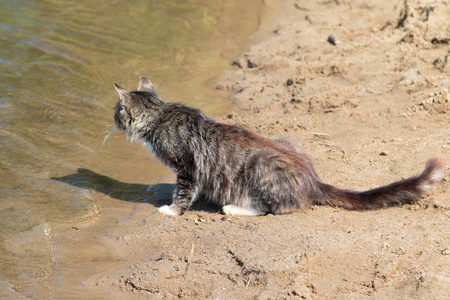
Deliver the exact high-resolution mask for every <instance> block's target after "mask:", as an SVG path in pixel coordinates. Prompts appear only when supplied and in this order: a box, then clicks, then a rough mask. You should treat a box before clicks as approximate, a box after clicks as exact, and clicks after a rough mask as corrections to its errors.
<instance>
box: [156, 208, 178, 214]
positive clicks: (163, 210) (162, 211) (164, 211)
mask: <svg viewBox="0 0 450 300" xmlns="http://www.w3.org/2000/svg"><path fill="white" fill-rule="evenodd" d="M158 213H160V214H165V215H169V216H177V215H178V214H177V213H176V212H174V211H173V210H172V209H171V206H168V205H164V206H161V207H160V208H158Z"/></svg>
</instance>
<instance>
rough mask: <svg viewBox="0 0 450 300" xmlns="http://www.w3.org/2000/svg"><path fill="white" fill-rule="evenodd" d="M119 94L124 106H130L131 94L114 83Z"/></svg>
mask: <svg viewBox="0 0 450 300" xmlns="http://www.w3.org/2000/svg"><path fill="white" fill-rule="evenodd" d="M114 87H115V88H116V91H117V93H118V94H119V97H120V100H122V105H125V106H127V105H129V104H130V103H131V93H130V92H129V91H127V90H126V89H123V88H121V87H120V86H119V85H117V84H116V83H114Z"/></svg>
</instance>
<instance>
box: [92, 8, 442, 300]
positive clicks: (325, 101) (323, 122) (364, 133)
mask: <svg viewBox="0 0 450 300" xmlns="http://www.w3.org/2000/svg"><path fill="white" fill-rule="evenodd" d="M279 2H282V3H278V2H276V1H274V2H272V1H266V4H265V5H267V6H268V7H269V8H268V9H269V10H271V11H272V13H271V19H270V20H266V21H264V22H263V24H262V27H261V30H260V33H259V34H260V36H264V38H263V39H260V41H259V42H258V43H257V44H256V45H255V46H253V47H251V48H250V49H249V50H248V51H246V52H245V53H243V54H242V55H241V56H240V57H238V58H237V59H236V61H235V62H234V64H235V69H234V70H233V71H230V72H227V73H225V74H223V75H222V76H221V78H219V79H218V80H217V88H218V89H221V90H226V91H228V92H230V94H231V96H232V99H233V102H234V103H235V109H234V111H233V112H230V113H229V114H227V115H226V116H224V117H223V118H222V121H223V122H227V123H230V124H239V125H242V126H244V127H246V128H248V129H250V130H253V131H256V132H258V133H260V134H263V135H265V136H269V137H283V138H287V139H289V140H291V141H292V142H294V143H295V144H296V145H297V146H298V147H300V148H301V149H302V150H303V151H304V152H306V153H307V154H308V155H309V156H310V157H311V159H312V160H313V161H314V162H315V166H316V169H317V172H318V173H319V176H320V177H321V178H322V179H323V180H324V181H325V182H327V183H330V184H333V185H336V186H339V187H342V188H351V189H356V190H365V189H369V188H373V187H376V186H379V185H383V184H387V183H389V182H391V181H395V180H398V179H401V178H405V177H408V176H411V175H413V174H416V173H419V172H420V171H421V170H422V168H423V167H424V165H425V161H426V160H427V159H428V158H430V157H433V156H435V157H440V158H441V160H442V161H443V163H444V164H445V169H444V176H443V180H442V182H440V183H438V184H436V186H435V187H434V189H433V191H432V193H431V194H430V195H428V196H425V197H424V198H423V199H421V200H420V201H418V202H417V203H415V204H412V205H405V206H402V207H392V208H388V209H383V210H377V211H363V212H360V211H348V210H345V209H341V208H335V207H327V206H314V207H313V208H312V209H310V210H307V211H305V212H298V213H293V214H289V215H282V216H273V215H268V216H264V217H232V218H228V217H225V216H224V215H221V214H220V213H219V214H216V211H218V210H219V209H218V208H217V207H211V206H205V205H203V206H201V205H197V206H196V207H195V208H194V209H193V210H191V211H189V212H187V213H186V214H185V215H183V216H182V217H178V218H172V217H167V216H165V215H159V214H157V213H156V211H157V207H158V206H159V205H162V204H163V203H165V202H167V201H168V198H170V196H169V192H170V190H171V189H172V188H173V185H160V186H158V187H157V188H158V191H157V192H156V194H155V197H154V200H152V201H149V203H143V204H139V205H138V206H137V208H136V211H135V212H134V213H133V215H132V216H129V217H124V218H122V219H121V220H119V221H120V222H119V225H120V226H115V227H112V228H111V230H109V231H108V233H107V234H106V235H105V237H104V238H105V240H107V241H108V243H110V244H111V245H113V246H114V247H115V249H116V253H115V255H116V256H117V257H119V258H120V259H121V260H123V261H124V262H126V264H127V265H128V266H126V267H124V268H122V269H119V270H111V271H109V272H106V273H101V274H97V275H95V276H93V277H91V278H89V279H88V280H87V281H86V282H84V286H85V287H86V288H88V289H91V290H94V291H98V292H101V293H104V295H106V296H108V297H112V298H116V299H133V298H172V297H173V298H176V297H184V298H188V299H202V298H214V299H215V298H220V299H238V298H239V299H249V298H258V299H268V298H270V299H283V298H305V299H310V298H312V299H330V298H333V299H334V298H336V299H364V298H378V299H449V292H450V199H449V198H450V197H449V195H448V191H449V186H450V177H449V167H448V166H450V156H449V154H450V116H449V113H450V93H449V91H448V89H449V87H450V84H449V78H450V77H449V75H450V46H449V43H450V2H449V1H439V0H438V1H417V0H410V1H395V2H392V1H387V0H381V1H346V0H343V1H341V0H335V1H326V0H325V1H294V0H289V1H279ZM261 33H263V34H261ZM330 35H332V37H330V38H329V36H330ZM333 43H334V44H333ZM169 182H170V181H169Z"/></svg>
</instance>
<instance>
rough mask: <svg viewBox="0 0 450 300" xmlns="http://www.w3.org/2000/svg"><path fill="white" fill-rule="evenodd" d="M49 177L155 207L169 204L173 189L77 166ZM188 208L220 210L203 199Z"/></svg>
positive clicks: (166, 184) (164, 185)
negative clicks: (128, 180)
mask: <svg viewBox="0 0 450 300" xmlns="http://www.w3.org/2000/svg"><path fill="white" fill-rule="evenodd" d="M51 179H52V180H56V181H61V182H64V183H67V184H70V185H72V186H76V187H78V188H83V189H92V190H95V191H97V192H100V193H103V194H105V195H108V196H110V197H112V198H115V199H119V200H122V201H127V202H138V203H148V204H151V205H153V206H155V207H161V206H163V205H168V204H170V203H171V202H172V195H173V192H174V190H175V184H171V183H158V184H155V185H145V184H136V183H125V182H121V181H118V180H116V179H114V178H111V177H108V176H105V175H102V174H99V173H96V172H94V171H91V170H88V169H83V168H79V169H78V170H77V173H74V174H69V175H66V176H62V177H52V178H51ZM190 209H191V210H201V211H206V212H217V211H218V210H220V208H219V207H217V206H215V205H214V204H211V203H206V201H204V200H203V199H199V201H196V202H195V203H194V204H193V205H192V207H191V208H190Z"/></svg>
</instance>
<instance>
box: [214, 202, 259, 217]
mask: <svg viewBox="0 0 450 300" xmlns="http://www.w3.org/2000/svg"><path fill="white" fill-rule="evenodd" d="M222 211H223V212H224V214H226V215H230V216H263V215H265V214H266V212H264V211H260V210H257V209H255V208H253V207H240V206H236V205H231V204H230V205H225V206H224V207H222Z"/></svg>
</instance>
